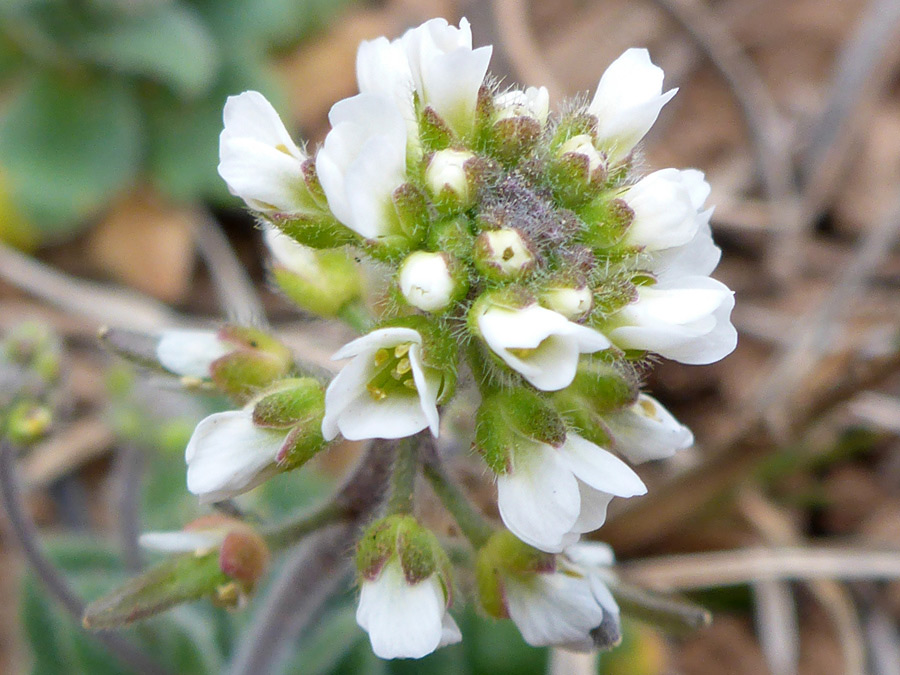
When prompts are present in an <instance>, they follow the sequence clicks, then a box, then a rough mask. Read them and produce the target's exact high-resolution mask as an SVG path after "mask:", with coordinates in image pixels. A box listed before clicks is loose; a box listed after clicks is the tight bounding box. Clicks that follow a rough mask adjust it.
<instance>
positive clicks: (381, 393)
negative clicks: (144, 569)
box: [366, 384, 387, 401]
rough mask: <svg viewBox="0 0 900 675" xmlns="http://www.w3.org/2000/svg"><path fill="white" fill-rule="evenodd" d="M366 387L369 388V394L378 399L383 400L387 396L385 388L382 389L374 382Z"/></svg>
mask: <svg viewBox="0 0 900 675" xmlns="http://www.w3.org/2000/svg"><path fill="white" fill-rule="evenodd" d="M366 389H368V390H369V394H370V395H371V396H372V398H374V399H375V400H376V401H383V400H384V399H386V398H387V392H386V391H385V390H384V389H382V388H381V387H376V386H375V385H373V384H367V385H366Z"/></svg>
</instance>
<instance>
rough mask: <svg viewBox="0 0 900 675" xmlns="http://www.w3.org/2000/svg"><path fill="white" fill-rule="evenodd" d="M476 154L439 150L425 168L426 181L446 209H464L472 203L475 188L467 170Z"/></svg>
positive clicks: (436, 201) (440, 205)
mask: <svg viewBox="0 0 900 675" xmlns="http://www.w3.org/2000/svg"><path fill="white" fill-rule="evenodd" d="M474 157H475V155H473V154H472V153H471V152H468V151H460V150H438V151H437V152H435V153H434V154H433V155H432V156H431V160H430V161H429V162H428V168H426V169H425V182H426V184H427V185H428V189H429V191H430V192H431V194H432V195H433V196H434V198H435V203H436V206H437V207H438V208H439V209H441V210H444V211H448V212H451V211H462V210H464V209H466V208H468V207H469V206H471V205H472V199H473V197H474V190H473V189H472V186H471V184H470V180H469V176H468V173H467V171H466V167H467V163H469V162H470V161H471V160H472V159H473V158H474Z"/></svg>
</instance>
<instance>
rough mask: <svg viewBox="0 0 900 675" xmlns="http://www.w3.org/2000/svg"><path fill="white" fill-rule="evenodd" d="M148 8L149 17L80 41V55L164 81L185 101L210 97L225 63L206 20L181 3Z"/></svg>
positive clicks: (134, 17)
mask: <svg viewBox="0 0 900 675" xmlns="http://www.w3.org/2000/svg"><path fill="white" fill-rule="evenodd" d="M145 7H146V10H145V11H143V12H138V13H134V14H130V15H126V16H125V17H123V18H121V19H120V20H119V21H116V22H111V23H109V24H108V25H107V26H106V27H105V28H104V29H102V30H97V31H95V32H92V33H88V34H86V35H82V36H80V38H79V39H78V41H77V42H76V44H75V45H74V49H75V50H76V52H77V53H78V54H79V55H80V56H81V57H82V58H84V59H85V60H88V61H92V62H94V63H96V64H98V65H102V66H106V67H108V68H112V69H114V70H117V71H119V72H122V73H126V74H133V75H143V76H147V77H150V78H152V79H155V80H158V81H160V82H162V83H163V84H166V85H167V86H169V87H171V88H172V89H173V90H174V91H175V92H176V93H178V94H179V95H180V96H181V97H183V98H195V97H199V96H201V95H202V94H204V93H206V92H207V91H209V89H210V88H211V87H212V85H213V83H214V82H215V78H216V73H217V71H218V69H219V57H218V54H217V46H216V43H215V41H214V39H213V36H212V35H210V33H209V31H208V30H207V28H206V26H205V25H204V24H203V21H202V19H201V17H200V16H199V15H198V14H197V13H196V12H195V11H194V10H193V9H191V8H189V7H185V6H183V5H181V4H179V3H176V2H166V3H147V4H146V5H145Z"/></svg>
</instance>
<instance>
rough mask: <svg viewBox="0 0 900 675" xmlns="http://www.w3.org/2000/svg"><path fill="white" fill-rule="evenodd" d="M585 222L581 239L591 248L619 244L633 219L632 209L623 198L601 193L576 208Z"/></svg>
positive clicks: (605, 247) (607, 247)
mask: <svg viewBox="0 0 900 675" xmlns="http://www.w3.org/2000/svg"><path fill="white" fill-rule="evenodd" d="M577 211H578V215H579V216H580V217H581V219H582V220H583V221H584V223H585V229H584V232H583V234H582V237H581V239H582V241H583V242H584V243H585V244H587V245H588V246H590V247H591V248H593V249H609V248H611V247H613V246H616V245H617V244H619V243H620V242H621V241H622V239H623V238H624V237H625V233H626V232H627V231H628V228H629V227H630V226H631V221H632V220H634V211H632V210H631V207H630V206H628V204H626V203H625V200H623V199H614V198H610V197H609V196H608V195H601V196H600V197H597V198H596V199H594V200H593V201H591V202H589V203H587V204H585V205H584V206H582V207H581V208H579V209H578V210H577Z"/></svg>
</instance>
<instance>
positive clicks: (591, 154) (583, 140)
mask: <svg viewBox="0 0 900 675" xmlns="http://www.w3.org/2000/svg"><path fill="white" fill-rule="evenodd" d="M558 152H559V154H560V155H566V154H575V155H584V156H585V157H587V160H588V174H589V175H590V174H593V173H594V171H596V170H597V169H599V168H601V167H604V166H605V165H606V160H605V159H604V157H603V155H602V154H600V152H599V151H598V150H597V148H595V147H594V141H593V139H592V138H591V137H590V136H588V135H587V134H579V135H578V136H573V137H572V138H570V139H569V140H567V141H566V142H565V143H563V144H562V145H561V146H559V150H558Z"/></svg>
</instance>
